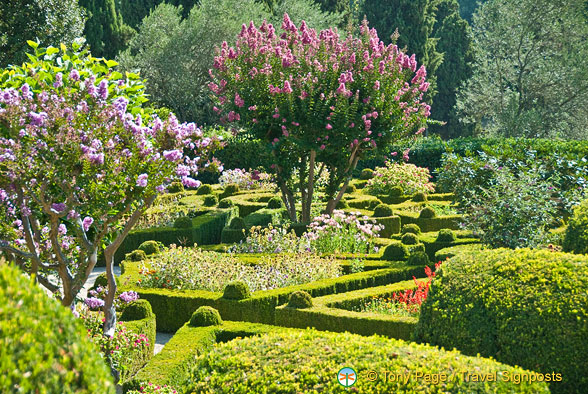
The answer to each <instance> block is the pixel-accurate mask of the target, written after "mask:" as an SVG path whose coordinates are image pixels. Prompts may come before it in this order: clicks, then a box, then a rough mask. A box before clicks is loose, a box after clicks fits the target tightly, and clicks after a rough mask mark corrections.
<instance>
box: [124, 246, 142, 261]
mask: <svg viewBox="0 0 588 394" xmlns="http://www.w3.org/2000/svg"><path fill="white" fill-rule="evenodd" d="M146 258H147V254H145V252H144V251H142V250H139V249H136V250H133V251H132V252H131V253H127V254H125V260H128V261H143V260H145V259H146Z"/></svg>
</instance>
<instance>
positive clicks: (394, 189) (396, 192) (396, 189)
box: [366, 185, 404, 198]
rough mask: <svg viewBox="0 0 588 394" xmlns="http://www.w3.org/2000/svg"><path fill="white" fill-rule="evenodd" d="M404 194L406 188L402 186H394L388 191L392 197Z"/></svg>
mask: <svg viewBox="0 0 588 394" xmlns="http://www.w3.org/2000/svg"><path fill="white" fill-rule="evenodd" d="M366 186H367V185H366ZM403 194H404V190H403V189H402V186H392V187H391V188H390V191H389V192H388V196H390V197H392V198H397V197H400V196H402V195H403Z"/></svg>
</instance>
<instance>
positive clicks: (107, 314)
mask: <svg viewBox="0 0 588 394" xmlns="http://www.w3.org/2000/svg"><path fill="white" fill-rule="evenodd" d="M104 259H105V260H106V278H107V279H108V293H107V294H106V299H105V300H104V319H105V320H104V335H106V336H109V337H112V336H114V330H115V328H116V309H115V306H114V296H115V294H116V290H117V286H116V279H115V277H114V251H113V250H112V249H110V248H109V247H108V248H106V249H105V250H104Z"/></svg>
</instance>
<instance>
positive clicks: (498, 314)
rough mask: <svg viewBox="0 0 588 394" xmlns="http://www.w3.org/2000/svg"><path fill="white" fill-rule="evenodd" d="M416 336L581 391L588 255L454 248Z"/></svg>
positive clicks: (587, 353)
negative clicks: (457, 250) (539, 374)
mask: <svg viewBox="0 0 588 394" xmlns="http://www.w3.org/2000/svg"><path fill="white" fill-rule="evenodd" d="M415 338H416V339H417V340H419V341H424V342H428V343H431V344H434V345H439V346H444V347H449V348H451V347H457V348H458V349H460V350H462V351H463V352H464V353H466V354H477V353H479V354H481V355H483V356H492V357H495V358H496V359H497V360H499V361H501V362H505V363H508V364H516V365H521V366H522V367H524V368H529V369H533V370H535V371H538V372H542V373H552V372H555V373H557V374H560V377H562V381H561V382H557V383H552V384H551V390H552V392H554V393H586V392H588V375H586V366H587V365H588V257H586V256H579V255H573V254H567V253H558V252H551V251H548V250H529V249H518V250H510V249H495V250H484V251H481V252H467V251H464V252H461V253H459V254H457V255H456V256H454V257H453V258H451V260H449V262H447V263H445V264H444V265H443V266H441V271H440V274H438V275H437V277H436V279H435V280H434V281H433V283H432V285H431V289H430V291H429V297H428V299H427V300H426V302H425V303H424V304H423V305H422V307H421V315H420V319H419V323H418V326H417V331H416V335H415Z"/></svg>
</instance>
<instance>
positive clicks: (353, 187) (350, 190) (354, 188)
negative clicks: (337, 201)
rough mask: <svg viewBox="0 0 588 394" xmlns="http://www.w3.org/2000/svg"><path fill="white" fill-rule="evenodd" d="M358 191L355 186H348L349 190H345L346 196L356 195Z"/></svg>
mask: <svg viewBox="0 0 588 394" xmlns="http://www.w3.org/2000/svg"><path fill="white" fill-rule="evenodd" d="M356 191H357V188H356V187H355V185H347V188H345V194H351V193H355V192H356Z"/></svg>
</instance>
